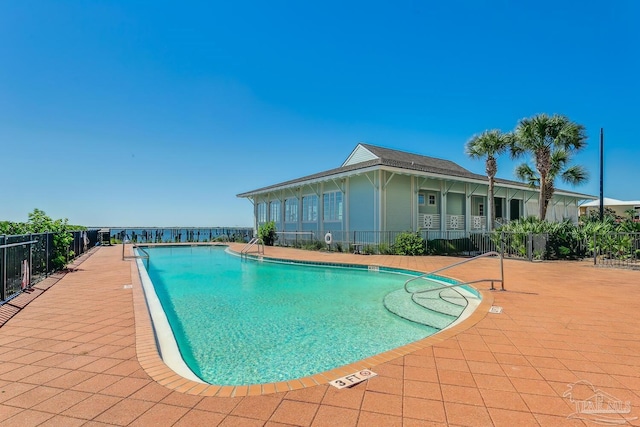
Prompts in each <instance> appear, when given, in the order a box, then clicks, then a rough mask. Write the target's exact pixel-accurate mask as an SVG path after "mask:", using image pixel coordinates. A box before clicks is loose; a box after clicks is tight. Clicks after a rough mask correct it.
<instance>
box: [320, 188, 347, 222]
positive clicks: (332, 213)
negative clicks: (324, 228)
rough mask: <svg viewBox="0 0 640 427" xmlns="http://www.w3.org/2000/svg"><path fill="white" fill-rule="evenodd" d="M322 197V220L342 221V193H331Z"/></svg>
mask: <svg viewBox="0 0 640 427" xmlns="http://www.w3.org/2000/svg"><path fill="white" fill-rule="evenodd" d="M322 197H323V198H322V202H323V204H324V211H323V218H324V220H325V221H342V192H341V191H334V192H331V193H324V194H323V196H322Z"/></svg>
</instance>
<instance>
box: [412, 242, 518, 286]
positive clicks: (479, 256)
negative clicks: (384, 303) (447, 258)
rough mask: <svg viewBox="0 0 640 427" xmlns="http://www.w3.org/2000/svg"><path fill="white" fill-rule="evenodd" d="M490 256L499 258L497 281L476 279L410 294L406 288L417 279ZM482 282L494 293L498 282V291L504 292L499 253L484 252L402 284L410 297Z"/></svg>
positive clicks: (501, 262) (502, 268)
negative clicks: (486, 283)
mask: <svg viewBox="0 0 640 427" xmlns="http://www.w3.org/2000/svg"><path fill="white" fill-rule="evenodd" d="M490 256H498V258H500V278H499V279H478V280H470V281H468V282H463V283H455V284H452V285H445V286H441V287H438V288H431V289H423V290H421V291H413V292H411V291H410V290H409V289H408V288H407V286H408V285H409V283H411V282H413V281H414V280H417V279H425V278H427V277H428V276H430V275H432V274H435V273H439V272H441V271H444V270H448V269H450V268H453V267H457V266H459V265H462V264H466V263H468V262H471V261H474V260H476V259H479V258H486V257H490ZM482 282H491V290H492V291H494V290H495V287H494V282H500V290H501V291H505V290H506V289H505V288H504V263H503V257H502V254H501V253H499V252H496V251H489V252H485V253H483V254H480V255H478V256H474V257H473V258H469V259H465V260H463V261H460V262H456V263H455V264H451V265H448V266H446V267H442V268H439V269H437V270H433V271H430V272H428V273H424V274H421V275H420V276H416V277H412V278H411V279H409V280H407V281H406V282H404V290H405V291H406V292H407V293H410V294H412V295H413V294H421V293H426V292H432V291H439V290H442V289H447V288H455V287H457V286H463V285H471V284H474V283H482Z"/></svg>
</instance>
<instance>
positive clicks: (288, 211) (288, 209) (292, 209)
mask: <svg viewBox="0 0 640 427" xmlns="http://www.w3.org/2000/svg"><path fill="white" fill-rule="evenodd" d="M284 221H285V222H298V199H297V198H295V197H294V198H293V199H287V200H285V201H284Z"/></svg>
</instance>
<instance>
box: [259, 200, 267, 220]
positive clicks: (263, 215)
mask: <svg viewBox="0 0 640 427" xmlns="http://www.w3.org/2000/svg"><path fill="white" fill-rule="evenodd" d="M258 222H267V204H266V203H264V202H262V203H258Z"/></svg>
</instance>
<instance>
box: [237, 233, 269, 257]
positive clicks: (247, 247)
mask: <svg viewBox="0 0 640 427" xmlns="http://www.w3.org/2000/svg"><path fill="white" fill-rule="evenodd" d="M255 245H258V246H257V247H258V254H263V255H264V243H263V242H262V239H260V238H259V237H252V238H251V240H249V242H248V243H247V244H246V245H244V247H243V248H242V250H241V251H240V256H246V255H247V254H248V253H249V250H250V249H251V248H252V247H253V246H255ZM260 247H262V251H261V250H260Z"/></svg>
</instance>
